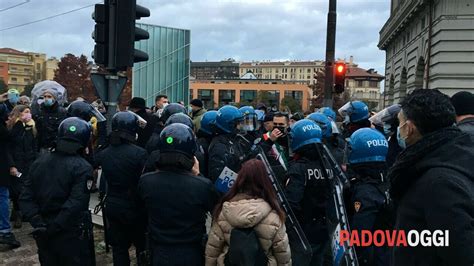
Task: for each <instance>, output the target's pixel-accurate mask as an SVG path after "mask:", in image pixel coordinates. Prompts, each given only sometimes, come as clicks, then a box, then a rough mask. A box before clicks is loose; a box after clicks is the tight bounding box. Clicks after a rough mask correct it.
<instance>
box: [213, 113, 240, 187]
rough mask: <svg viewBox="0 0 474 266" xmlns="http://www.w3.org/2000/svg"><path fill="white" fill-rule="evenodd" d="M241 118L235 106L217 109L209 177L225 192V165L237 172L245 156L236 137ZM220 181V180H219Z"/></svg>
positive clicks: (227, 185) (228, 184) (226, 184)
mask: <svg viewBox="0 0 474 266" xmlns="http://www.w3.org/2000/svg"><path fill="white" fill-rule="evenodd" d="M242 120H243V115H242V113H241V112H240V111H239V109H237V107H234V106H230V105H226V106H224V107H221V108H220V109H219V110H218V111H217V116H216V122H215V125H216V132H217V136H216V137H214V138H213V139H212V142H211V144H210V145H209V178H210V179H211V180H212V181H213V182H216V180H217V179H218V178H219V177H221V178H220V179H221V180H219V181H218V182H217V183H216V186H217V187H218V190H219V191H220V192H223V193H225V192H227V190H228V189H229V188H230V186H231V185H230V183H226V182H227V181H228V180H227V181H225V179H224V176H223V174H225V173H224V169H225V167H227V168H229V169H230V170H232V171H233V172H235V173H237V172H238V171H239V170H240V165H241V162H242V160H243V158H244V156H245V154H244V152H243V151H242V149H241V146H240V145H239V143H238V142H239V139H238V137H237V132H238V126H240V124H241V122H242ZM221 181H222V182H221Z"/></svg>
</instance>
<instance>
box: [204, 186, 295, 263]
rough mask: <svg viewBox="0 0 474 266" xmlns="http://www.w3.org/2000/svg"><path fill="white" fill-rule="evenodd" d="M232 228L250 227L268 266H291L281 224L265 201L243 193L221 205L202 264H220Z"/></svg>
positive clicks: (286, 240)
mask: <svg viewBox="0 0 474 266" xmlns="http://www.w3.org/2000/svg"><path fill="white" fill-rule="evenodd" d="M235 227H236V228H250V227H254V230H255V233H256V234H257V236H258V238H259V240H260V245H261V247H262V248H263V250H265V253H266V255H267V257H268V265H291V251H290V245H289V243H288V236H287V234H286V228H285V224H284V223H282V222H281V220H280V217H279V216H278V214H277V213H276V212H275V211H274V210H272V209H271V207H270V205H269V204H268V203H267V202H266V201H264V200H263V199H253V198H252V197H249V196H248V195H245V194H238V195H237V196H235V197H234V198H233V199H232V200H231V201H226V202H224V204H223V206H222V211H221V213H220V215H219V217H218V219H217V222H216V221H214V222H213V225H212V227H211V231H210V232H209V239H208V241H207V245H206V265H224V258H225V255H226V254H227V250H228V249H229V243H230V232H231V231H232V229H233V228H235Z"/></svg>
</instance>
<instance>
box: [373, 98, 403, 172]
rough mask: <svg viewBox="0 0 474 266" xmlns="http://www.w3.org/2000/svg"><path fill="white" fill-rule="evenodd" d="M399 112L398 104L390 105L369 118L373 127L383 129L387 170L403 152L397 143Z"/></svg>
mask: <svg viewBox="0 0 474 266" xmlns="http://www.w3.org/2000/svg"><path fill="white" fill-rule="evenodd" d="M400 110H401V106H400V105H399V104H394V105H391V106H389V107H387V108H385V109H383V110H382V111H380V112H378V113H377V114H375V115H374V116H372V117H371V118H369V120H370V122H371V123H372V124H374V125H378V126H380V127H383V133H384V134H385V138H386V139H387V141H388V153H387V160H386V163H387V168H390V167H391V166H392V165H393V163H395V160H396V158H397V156H398V154H399V153H400V152H401V151H402V150H403V149H402V147H400V145H399V143H398V138H397V129H398V124H399V121H398V116H397V115H398V113H399V112H400Z"/></svg>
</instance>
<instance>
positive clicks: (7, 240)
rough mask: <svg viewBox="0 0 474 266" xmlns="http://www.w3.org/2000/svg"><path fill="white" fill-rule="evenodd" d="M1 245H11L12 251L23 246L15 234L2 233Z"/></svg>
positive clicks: (0, 235) (0, 236) (0, 237)
mask: <svg viewBox="0 0 474 266" xmlns="http://www.w3.org/2000/svg"><path fill="white" fill-rule="evenodd" d="M0 244H5V245H9V246H10V247H11V248H12V249H13V248H18V247H20V246H21V244H20V242H18V241H17V240H16V238H15V235H14V234H13V233H0Z"/></svg>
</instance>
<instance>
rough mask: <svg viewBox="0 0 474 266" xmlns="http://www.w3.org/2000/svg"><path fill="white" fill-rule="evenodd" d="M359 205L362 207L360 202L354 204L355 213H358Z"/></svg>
mask: <svg viewBox="0 0 474 266" xmlns="http://www.w3.org/2000/svg"><path fill="white" fill-rule="evenodd" d="M361 205H362V204H361V203H360V201H356V202H354V210H355V211H356V212H359V210H360V206H361Z"/></svg>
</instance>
